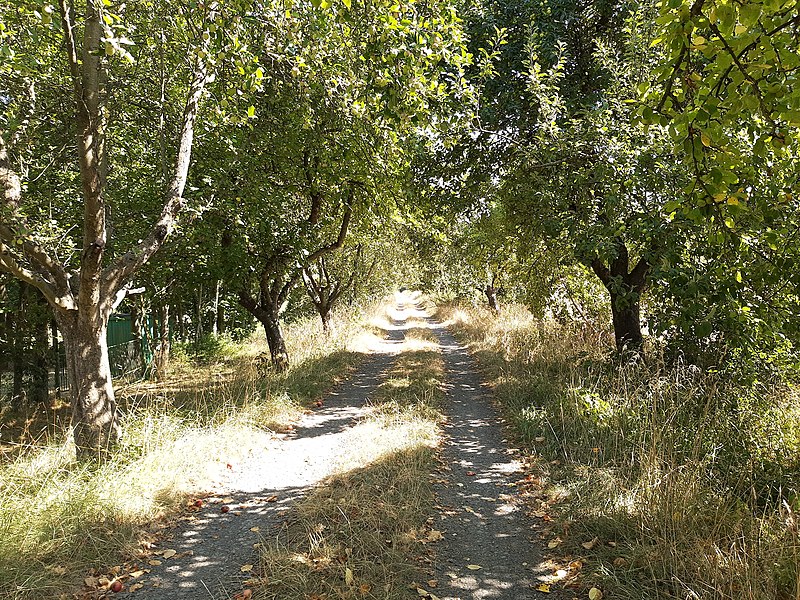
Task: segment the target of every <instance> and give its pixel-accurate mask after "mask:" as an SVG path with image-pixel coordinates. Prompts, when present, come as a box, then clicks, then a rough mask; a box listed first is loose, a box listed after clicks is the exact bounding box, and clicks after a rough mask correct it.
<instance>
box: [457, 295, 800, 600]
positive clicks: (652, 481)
mask: <svg viewBox="0 0 800 600" xmlns="http://www.w3.org/2000/svg"><path fill="white" fill-rule="evenodd" d="M445 313H446V316H447V317H448V318H449V319H450V320H451V322H452V323H453V328H454V329H455V330H456V332H457V333H458V335H459V336H460V337H461V338H462V339H463V340H465V341H467V342H469V344H470V346H471V348H472V350H473V352H474V354H475V355H476V356H477V358H478V359H479V361H480V364H481V365H482V368H483V369H485V371H486V375H487V378H488V379H489V380H490V381H491V383H492V385H493V386H494V389H495V393H496V395H497V397H498V399H499V400H500V401H501V402H502V405H503V406H504V408H505V411H506V413H507V415H508V417H509V420H510V421H511V422H512V423H513V426H514V430H515V432H516V434H517V436H518V437H519V440H520V442H521V443H522V444H523V445H525V446H526V447H527V448H528V449H529V450H530V452H531V453H532V454H533V455H535V456H538V460H537V461H536V464H537V465H538V468H539V469H540V470H541V471H542V474H543V475H544V476H545V477H547V478H549V481H550V484H551V486H552V488H553V490H552V491H553V495H554V496H556V497H559V498H560V499H561V501H560V503H559V510H560V514H561V520H562V525H563V527H564V529H565V530H568V531H569V532H570V535H569V537H568V538H567V539H566V540H565V543H564V544H563V545H562V546H560V547H559V548H563V549H564V551H566V552H570V553H572V554H573V555H574V556H581V557H583V560H584V561H585V562H586V563H587V564H588V565H589V567H590V568H586V567H584V570H583V572H584V573H592V575H589V576H588V579H587V581H586V584H588V583H592V584H593V585H597V586H600V587H602V588H603V589H604V590H605V591H606V592H608V593H609V594H610V595H611V596H612V597H614V598H630V599H634V598H635V599H641V598H704V599H705V598H720V599H721V598H731V599H734V598H735V599H753V600H756V599H757V600H767V599H771V600H774V599H776V598H778V599H790V598H794V599H798V598H800V571H799V570H798V558H799V557H800V545H799V544H798V529H797V520H796V515H795V510H796V509H797V508H798V506H797V502H798V497H797V494H798V491H800V488H799V484H800V409H799V407H798V402H797V401H798V393H797V391H796V390H793V389H787V388H785V387H780V386H763V385H762V386H754V387H749V388H745V387H741V386H738V385H737V384H735V383H733V382H730V381H725V380H723V379H721V378H720V376H718V375H717V374H714V373H706V372H702V371H700V370H699V369H697V368H695V367H692V366H690V365H676V366H670V367H666V366H664V365H663V364H658V361H654V364H624V363H620V362H618V361H617V360H616V359H614V358H613V356H612V355H611V354H610V353H609V348H610V343H609V340H608V339H607V338H606V337H605V336H604V335H597V328H594V327H588V328H587V327H581V326H578V325H571V326H570V325H567V326H563V325H559V324H557V323H555V322H552V321H539V320H536V319H534V318H533V317H532V316H531V315H530V314H529V313H528V312H527V311H526V310H525V309H524V308H521V307H517V306H508V307H506V309H505V310H504V312H503V313H502V314H501V315H500V316H496V315H494V314H493V313H491V312H490V311H487V310H481V309H469V308H454V307H450V308H449V309H446V310H445ZM595 537H596V538H598V542H600V543H595V544H589V545H590V546H592V547H591V549H589V550H587V549H586V548H585V547H583V546H582V545H581V543H582V542H584V543H585V542H588V541H590V540H593V539H594V538H595Z"/></svg>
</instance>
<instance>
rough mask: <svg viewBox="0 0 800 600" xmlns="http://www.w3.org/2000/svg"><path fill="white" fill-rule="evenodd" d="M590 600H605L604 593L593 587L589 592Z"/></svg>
mask: <svg viewBox="0 0 800 600" xmlns="http://www.w3.org/2000/svg"><path fill="white" fill-rule="evenodd" d="M589 600H603V592H601V591H600V590H598V589H597V588H596V587H593V588H592V589H590V590H589Z"/></svg>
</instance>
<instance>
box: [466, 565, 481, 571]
mask: <svg viewBox="0 0 800 600" xmlns="http://www.w3.org/2000/svg"><path fill="white" fill-rule="evenodd" d="M467 568H468V569H469V570H470V571H477V570H478V569H482V568H483V567H482V566H480V565H467Z"/></svg>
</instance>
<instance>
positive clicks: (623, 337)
mask: <svg viewBox="0 0 800 600" xmlns="http://www.w3.org/2000/svg"><path fill="white" fill-rule="evenodd" d="M610 295H611V320H612V322H613V324H614V342H615V344H616V347H617V351H618V352H622V351H624V350H625V349H628V350H631V351H633V352H636V353H640V352H641V350H642V345H643V343H644V338H643V337H642V326H641V321H640V316H639V305H640V302H639V299H638V298H637V299H636V300H629V301H624V300H623V299H621V298H619V295H618V294H615V293H613V292H611V294H610Z"/></svg>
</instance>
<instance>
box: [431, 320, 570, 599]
mask: <svg viewBox="0 0 800 600" xmlns="http://www.w3.org/2000/svg"><path fill="white" fill-rule="evenodd" d="M430 323H431V328H432V329H433V331H435V332H436V334H437V336H438V338H439V343H440V344H441V347H442V353H443V357H444V361H445V369H446V371H447V379H448V386H447V399H446V401H445V413H446V414H447V424H446V425H445V436H446V439H445V445H444V448H443V450H442V456H441V458H442V460H443V462H444V464H443V467H442V473H443V478H442V479H440V480H439V483H438V484H437V489H436V493H437V497H438V499H439V504H440V506H441V511H440V514H439V515H438V517H437V518H438V521H437V525H436V526H437V528H438V529H440V530H441V531H442V533H443V534H444V539H443V540H442V542H441V543H440V545H439V548H438V554H437V565H436V575H437V579H438V582H439V583H438V587H437V588H436V589H435V590H432V591H434V592H435V594H436V596H438V597H439V598H440V599H441V600H483V599H502V600H527V599H533V598H545V597H547V598H551V599H554V598H557V597H558V596H557V594H556V593H552V594H550V595H548V596H545V595H544V594H541V593H540V592H538V591H536V590H535V589H534V588H535V587H536V586H537V585H538V584H540V583H541V581H540V580H538V579H537V576H539V575H545V574H547V569H546V567H544V566H542V563H543V556H542V550H541V544H542V542H541V540H539V539H537V538H538V534H537V532H536V528H537V524H536V523H534V522H533V520H532V519H531V518H530V517H528V516H527V515H526V513H525V510H524V506H523V505H522V503H521V500H520V499H519V498H518V497H517V488H516V486H515V484H514V482H515V481H517V480H519V479H520V471H521V469H522V465H521V463H520V462H519V461H518V460H517V458H516V457H515V453H514V451H512V450H510V449H509V447H508V444H507V443H506V440H505V439H504V434H503V425H502V420H501V419H500V417H499V415H498V413H497V411H496V410H495V408H494V407H493V406H492V404H491V401H490V392H489V390H488V389H487V388H486V387H484V386H483V384H482V383H481V380H480V377H479V376H478V374H477V371H476V367H475V364H474V363H473V360H472V358H471V357H470V356H469V354H468V353H467V351H466V349H465V348H463V347H462V346H459V345H458V344H457V342H456V341H455V339H454V338H453V336H452V334H451V333H450V332H449V331H447V329H444V328H443V327H442V326H441V325H438V324H437V323H435V322H434V321H431V322H430ZM468 565H469V566H471V567H472V568H470V567H469V566H468ZM476 566H477V567H480V568H475V567H476Z"/></svg>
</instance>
